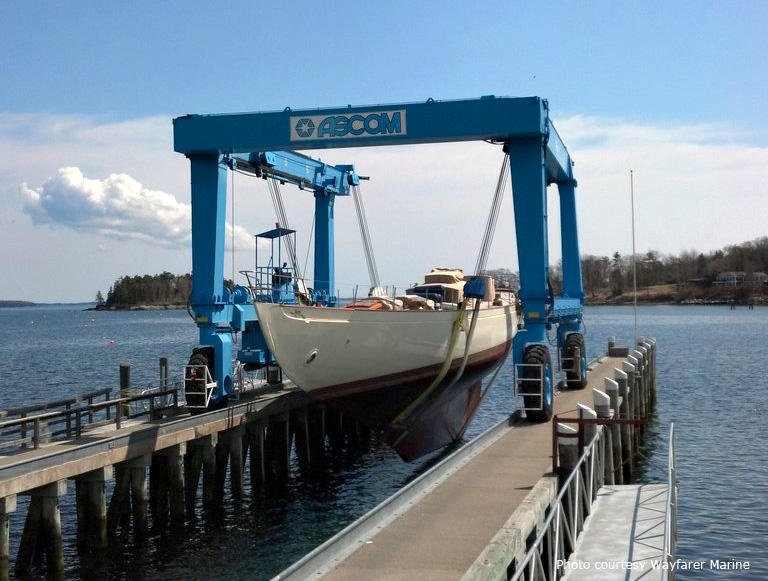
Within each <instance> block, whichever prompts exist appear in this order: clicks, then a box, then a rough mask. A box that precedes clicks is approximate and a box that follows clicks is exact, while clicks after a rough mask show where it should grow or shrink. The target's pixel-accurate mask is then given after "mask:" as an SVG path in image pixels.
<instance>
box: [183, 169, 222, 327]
mask: <svg viewBox="0 0 768 581" xmlns="http://www.w3.org/2000/svg"><path fill="white" fill-rule="evenodd" d="M190 162H191V166H192V299H191V303H192V306H193V307H194V308H195V312H196V313H197V315H198V318H201V317H209V320H210V317H211V316H212V315H213V312H214V311H215V310H216V305H218V304H220V303H222V302H223V297H224V238H225V235H224V233H225V224H226V211H227V168H226V166H224V165H223V164H222V163H221V157H220V156H219V155H215V154H214V155H195V156H190ZM198 322H200V321H198Z"/></svg>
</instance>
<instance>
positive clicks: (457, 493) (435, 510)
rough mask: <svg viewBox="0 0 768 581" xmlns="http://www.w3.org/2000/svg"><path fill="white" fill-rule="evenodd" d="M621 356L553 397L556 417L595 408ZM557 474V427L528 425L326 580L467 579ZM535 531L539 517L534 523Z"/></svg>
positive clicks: (428, 497) (480, 457) (367, 544)
mask: <svg viewBox="0 0 768 581" xmlns="http://www.w3.org/2000/svg"><path fill="white" fill-rule="evenodd" d="M621 361H622V358H607V359H606V360H604V361H603V362H602V363H600V364H599V365H598V366H597V367H596V368H595V369H594V370H593V371H591V372H590V373H589V385H588V386H587V387H586V388H585V389H582V390H567V391H564V392H562V393H560V394H559V395H558V396H557V397H556V398H555V414H560V415H565V414H567V413H568V412H573V413H572V414H569V415H575V411H576V409H577V404H578V403H583V404H586V405H589V406H590V407H591V406H592V388H599V389H602V388H603V385H604V378H605V377H611V378H613V375H614V368H616V367H620V365H621ZM551 470H552V425H551V423H545V424H529V423H527V422H523V423H521V424H520V425H517V426H515V427H513V428H512V429H511V430H509V432H507V433H506V434H505V435H504V436H502V437H501V438H499V440H497V441H496V442H495V443H493V444H492V445H490V446H489V447H488V448H487V449H486V450H484V451H483V452H481V453H480V454H479V455H478V456H476V457H475V458H473V459H472V460H471V461H470V462H469V463H468V464H467V465H465V466H464V467H462V468H461V469H460V470H459V471H458V472H456V473H455V474H454V475H452V476H450V477H449V478H448V479H447V480H446V481H445V482H443V483H442V484H441V485H440V486H439V487H438V488H437V489H435V490H434V491H433V492H431V493H430V494H428V495H425V498H423V499H422V500H420V501H419V502H418V503H416V504H415V505H414V506H413V507H412V508H411V509H410V510H408V511H407V512H405V513H404V514H402V515H401V516H399V518H397V519H396V520H395V521H394V522H393V523H392V524H390V525H389V526H387V527H386V528H384V529H383V530H382V531H381V532H379V533H378V534H377V535H376V536H374V537H373V538H372V539H370V540H368V541H366V542H364V543H362V544H361V546H360V548H359V549H357V550H356V551H355V552H354V553H353V554H352V555H350V556H349V557H347V558H346V559H344V560H343V561H342V562H340V563H339V564H338V565H337V566H336V568H335V569H333V570H332V571H330V572H329V573H328V574H327V575H325V576H323V581H360V580H361V579H366V580H368V581H404V580H406V579H407V580H408V581H450V580H456V581H458V580H459V579H461V578H462V577H463V576H464V575H465V573H466V572H467V571H468V570H469V569H470V567H472V566H473V564H474V563H475V560H476V559H477V557H478V556H479V555H480V554H481V553H482V552H483V551H484V550H485V549H486V547H488V545H489V543H490V541H491V539H493V537H494V536H495V535H496V534H497V533H498V532H499V531H500V530H502V529H503V528H504V527H505V525H506V523H507V520H508V519H509V517H510V515H512V514H513V513H514V512H515V510H516V509H517V508H518V507H519V506H520V505H521V503H522V502H523V500H524V499H525V498H526V496H527V495H528V493H529V492H530V491H531V490H532V489H533V487H534V486H535V485H536V484H537V483H538V482H539V481H540V479H541V478H542V476H544V475H545V474H547V473H549V472H550V471H551ZM530 520H531V523H532V526H533V525H534V524H535V520H534V517H533V516H531V518H530Z"/></svg>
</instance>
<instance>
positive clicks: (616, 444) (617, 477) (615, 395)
mask: <svg viewBox="0 0 768 581" xmlns="http://www.w3.org/2000/svg"><path fill="white" fill-rule="evenodd" d="M605 393H606V394H608V397H609V398H610V400H611V411H612V412H613V414H612V415H613V417H614V418H617V417H618V415H619V384H618V383H616V382H615V381H614V380H613V379H611V378H610V377H606V378H605ZM620 428H621V426H619V425H618V424H613V425H611V426H609V427H608V429H609V431H610V432H611V450H612V452H613V469H614V477H613V481H614V483H615V484H624V470H623V468H622V454H621V429H620Z"/></svg>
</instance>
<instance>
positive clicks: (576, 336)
mask: <svg viewBox="0 0 768 581" xmlns="http://www.w3.org/2000/svg"><path fill="white" fill-rule="evenodd" d="M577 349H578V351H579V353H581V356H580V358H579V359H580V361H578V362H576V365H579V366H581V378H579V374H578V373H577V372H576V371H566V372H565V377H566V380H565V381H566V384H567V385H568V387H570V388H571V389H584V388H585V387H587V349H586V346H585V344H584V335H582V334H581V333H571V334H570V335H568V337H567V338H566V340H565V346H564V348H563V352H564V353H565V358H566V359H569V360H570V359H572V358H573V357H575V355H576V350H577ZM568 363H569V365H570V364H571V362H570V361H569V362H568Z"/></svg>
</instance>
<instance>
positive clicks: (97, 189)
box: [19, 167, 253, 249]
mask: <svg viewBox="0 0 768 581" xmlns="http://www.w3.org/2000/svg"><path fill="white" fill-rule="evenodd" d="M19 190H20V192H21V194H22V195H23V197H24V198H25V204H24V211H25V212H26V213H27V214H29V215H30V216H31V217H32V220H33V221H34V223H35V224H38V225H50V226H61V227H66V228H71V229H73V230H76V231H78V232H93V233H98V234H102V235H105V236H110V237H115V238H118V239H122V240H124V239H132V240H140V241H143V242H150V243H157V244H161V245H164V246H169V247H176V248H188V247H189V245H190V243H191V231H190V220H191V216H192V209H191V206H190V205H189V204H184V203H181V202H179V201H178V200H177V199H176V198H175V197H174V196H172V195H171V194H168V193H166V192H162V191H159V190H152V189H149V188H146V187H144V186H142V184H141V183H139V182H138V181H136V180H135V179H133V178H131V177H130V176H129V175H127V174H124V173H117V174H110V175H109V176H108V177H107V178H106V179H104V180H99V179H92V178H87V177H85V176H84V175H83V172H82V171H81V170H80V169H79V168H77V167H64V168H61V169H59V170H58V172H57V175H56V176H55V177H52V178H49V179H47V180H46V181H45V182H44V183H43V185H42V186H41V187H39V188H35V189H32V188H30V187H28V186H27V184H26V183H22V184H21V186H20V188H19ZM231 233H232V231H231V226H230V225H229V224H227V243H229V240H230V239H231ZM252 240H253V239H252V237H251V235H250V234H249V233H248V232H247V231H246V230H245V229H244V228H242V227H240V226H237V227H236V228H235V247H236V248H238V249H251V248H252V247H253V242H252Z"/></svg>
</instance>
